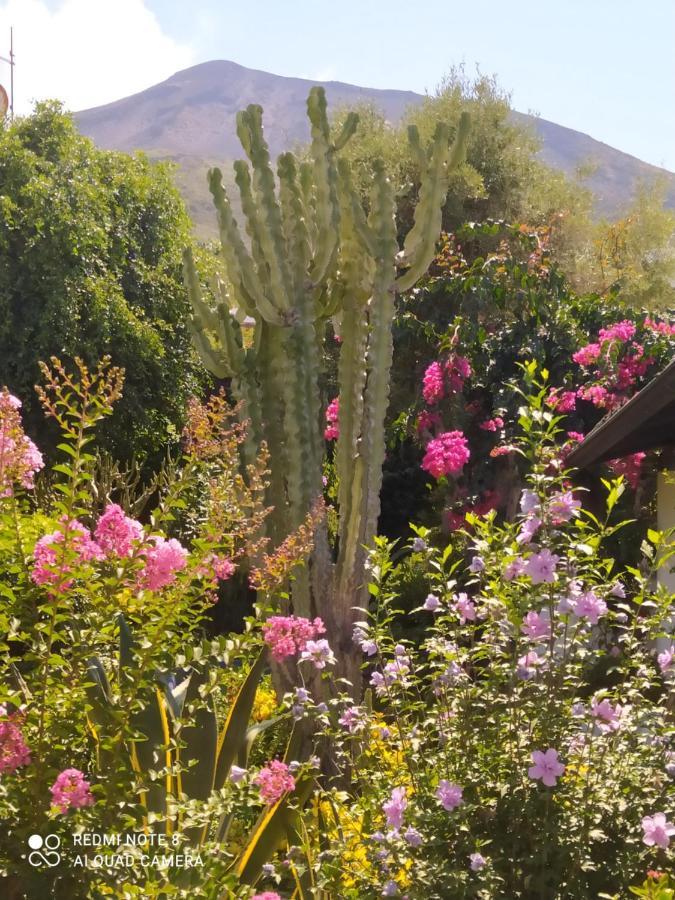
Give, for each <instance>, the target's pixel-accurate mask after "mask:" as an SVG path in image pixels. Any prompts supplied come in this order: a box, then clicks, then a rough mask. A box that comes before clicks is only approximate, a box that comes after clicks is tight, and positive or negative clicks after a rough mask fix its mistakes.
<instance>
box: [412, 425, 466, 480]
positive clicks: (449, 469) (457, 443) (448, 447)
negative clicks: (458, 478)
mask: <svg viewBox="0 0 675 900" xmlns="http://www.w3.org/2000/svg"><path fill="white" fill-rule="evenodd" d="M470 455H471V454H470V452H469V446H468V444H467V440H466V438H465V437H464V434H463V433H462V432H461V431H446V432H444V433H443V434H439V435H438V437H437V438H434V439H433V440H431V441H429V443H428V444H427V450H426V453H425V456H424V459H423V460H422V468H423V469H424V470H425V471H426V472H428V473H429V474H430V475H433V476H434V478H441V477H442V476H443V475H458V474H459V473H460V472H461V471H462V469H463V468H464V466H465V465H466V463H467V462H468V461H469V456H470Z"/></svg>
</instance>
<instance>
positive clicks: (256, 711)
mask: <svg viewBox="0 0 675 900" xmlns="http://www.w3.org/2000/svg"><path fill="white" fill-rule="evenodd" d="M276 711H277V695H276V694H275V693H274V691H272V690H270V689H269V688H266V687H264V686H262V687H259V688H258V692H257V693H256V695H255V700H254V701H253V709H252V711H251V717H252V718H253V721H254V722H264V721H265V719H271V718H272V716H273V715H274V714H275V713H276Z"/></svg>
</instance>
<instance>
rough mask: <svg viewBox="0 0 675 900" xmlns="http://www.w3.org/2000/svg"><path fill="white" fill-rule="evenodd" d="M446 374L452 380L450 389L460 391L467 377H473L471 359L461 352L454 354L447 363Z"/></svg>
mask: <svg viewBox="0 0 675 900" xmlns="http://www.w3.org/2000/svg"><path fill="white" fill-rule="evenodd" d="M445 374H446V377H447V379H448V381H449V382H450V390H451V391H454V392H455V393H457V394H458V393H459V392H460V391H461V390H462V389H463V387H464V382H465V380H466V379H467V378H470V377H471V364H470V363H469V360H468V359H466V357H464V356H459V354H456V353H455V354H453V355H452V356H451V357H450V359H449V360H448V361H447V362H446V364H445Z"/></svg>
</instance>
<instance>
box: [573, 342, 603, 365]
mask: <svg viewBox="0 0 675 900" xmlns="http://www.w3.org/2000/svg"><path fill="white" fill-rule="evenodd" d="M599 356H600V344H586V346H585V347H582V348H581V350H577V352H576V353H573V354H572V359H573V360H574V362H575V363H579V365H580V366H592V365H593V363H594V362H597V360H598V358H599Z"/></svg>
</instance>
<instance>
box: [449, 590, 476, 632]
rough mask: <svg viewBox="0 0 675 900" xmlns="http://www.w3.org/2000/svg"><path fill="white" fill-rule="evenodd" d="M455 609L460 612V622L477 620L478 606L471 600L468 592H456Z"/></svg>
mask: <svg viewBox="0 0 675 900" xmlns="http://www.w3.org/2000/svg"><path fill="white" fill-rule="evenodd" d="M454 600H455V604H454V606H455V610H456V612H457V613H458V614H459V621H460V624H462V625H464V623H465V622H467V621H469V622H475V620H476V607H475V606H474V605H473V603H472V602H471V600H469V598H468V597H467V595H466V594H464V593H462V594H456V596H455V598H454Z"/></svg>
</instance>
